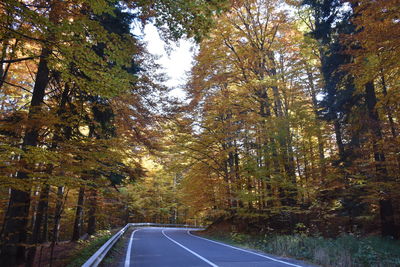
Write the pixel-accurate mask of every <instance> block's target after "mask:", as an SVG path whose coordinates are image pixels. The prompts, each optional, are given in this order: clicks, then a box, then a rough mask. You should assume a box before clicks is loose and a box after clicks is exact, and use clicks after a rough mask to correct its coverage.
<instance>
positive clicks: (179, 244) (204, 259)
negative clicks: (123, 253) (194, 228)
mask: <svg viewBox="0 0 400 267" xmlns="http://www.w3.org/2000/svg"><path fill="white" fill-rule="evenodd" d="M164 231H165V230H162V231H161V233H162V234H163V235H164V236H165V237H166V238H168V239H169V240H170V241H172V242H174V243H175V244H177V245H178V246H180V247H181V248H183V249H185V250H187V251H188V252H190V253H192V254H193V255H195V256H196V257H198V258H199V259H201V260H203V261H204V262H207V263H208V264H210V265H211V266H213V267H218V265H216V264H215V263H212V262H211V261H209V260H207V259H206V258H204V257H202V256H200V255H199V254H197V253H196V252H194V251H192V250H190V249H189V248H187V247H185V246H184V245H182V244H181V243H179V242H177V241H175V240H174V239H172V238H171V237H169V236H168V235H167V234H166V233H164ZM125 267H127V266H125Z"/></svg>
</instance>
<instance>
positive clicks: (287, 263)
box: [186, 230, 304, 267]
mask: <svg viewBox="0 0 400 267" xmlns="http://www.w3.org/2000/svg"><path fill="white" fill-rule="evenodd" d="M186 232H187V233H188V234H189V235H191V236H194V237H197V238H200V239H203V240H206V241H209V242H212V243H215V244H219V245H221V246H225V247H228V248H233V249H236V250H240V251H244V252H247V253H250V254H254V255H257V256H260V257H263V258H266V259H269V260H272V261H276V262H280V263H283V264H286V265H290V266H295V267H304V266H301V265H297V264H294V263H290V262H286V261H281V260H278V259H274V258H271V257H268V256H265V255H263V254H259V253H256V252H253V251H250V250H246V249H242V248H238V247H234V246H231V245H227V244H224V243H221V242H217V241H214V240H210V239H207V238H204V237H200V236H196V235H193V234H191V233H190V230H187V231H186Z"/></svg>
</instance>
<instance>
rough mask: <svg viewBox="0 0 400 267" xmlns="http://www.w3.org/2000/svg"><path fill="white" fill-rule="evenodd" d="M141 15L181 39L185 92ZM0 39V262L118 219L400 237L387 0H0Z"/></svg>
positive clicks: (24, 260)
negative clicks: (176, 86)
mask: <svg viewBox="0 0 400 267" xmlns="http://www.w3.org/2000/svg"><path fill="white" fill-rule="evenodd" d="M147 24H152V25H155V26H156V27H157V29H158V31H159V33H160V35H161V36H162V38H163V40H164V41H165V42H167V43H168V44H171V43H174V42H176V41H178V40H180V39H182V38H184V39H190V40H192V42H193V43H196V51H195V57H194V62H193V67H192V69H191V71H190V73H189V75H188V79H187V81H186V83H185V85H184V86H182V88H181V90H183V91H184V93H185V95H186V97H185V99H182V98H177V97H174V96H173V95H172V94H171V91H172V89H173V88H169V87H168V86H166V85H165V81H166V79H168V77H166V75H164V74H163V73H162V70H161V71H160V69H162V68H161V66H160V65H159V63H158V62H157V57H156V56H155V55H153V54H151V53H149V52H148V51H147V48H146V46H147V44H146V43H145V42H144V41H143V40H142V39H141V38H140V37H139V36H137V35H135V34H134V33H133V28H135V27H136V28H137V27H141V28H143V27H144V26H145V25H147ZM0 49H1V52H0V265H1V266H36V265H35V264H36V262H37V258H38V254H39V251H40V254H41V250H40V249H39V248H43V247H44V246H46V247H48V248H49V249H48V253H49V255H50V256H49V257H50V259H52V255H53V253H54V249H55V248H57V246H59V243H62V242H64V241H71V242H78V241H79V240H81V239H82V238H84V237H85V236H91V235H95V234H96V233H97V232H99V231H101V230H109V229H115V228H118V227H121V226H123V225H125V224H126V223H128V222H154V223H185V224H193V225H199V224H201V225H206V226H207V225H211V226H210V228H213V227H214V228H215V229H222V228H224V229H225V228H227V229H229V230H228V231H229V232H236V233H243V234H250V235H251V234H254V233H262V234H265V235H287V236H291V235H294V234H299V233H301V234H302V235H304V236H320V237H323V238H338V237H340V236H343V235H344V234H347V235H354V236H359V237H367V236H381V237H382V238H386V239H388V240H396V239H399V237H400V230H399V229H400V223H399V222H400V136H399V134H400V124H399V120H400V0H194V1H186V0H120V1H118V0H79V1H78V0H63V1H59V0H1V1H0ZM188 60H190V59H188ZM46 251H47V250H46ZM399 251H400V250H399ZM35 258H36V259H35ZM398 263H400V259H399V262H398ZM51 264H52V263H51V261H50V266H51ZM330 266H335V265H334V264H333V265H330ZM336 266H339V265H336ZM343 266H353V265H343ZM360 266H361V265H360ZM362 266H369V265H362ZM377 266H378V265H377ZM379 266H381V265H379ZM388 266H391V265H388ZM393 266H395V265H393Z"/></svg>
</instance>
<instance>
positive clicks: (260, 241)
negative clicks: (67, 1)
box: [207, 233, 400, 267]
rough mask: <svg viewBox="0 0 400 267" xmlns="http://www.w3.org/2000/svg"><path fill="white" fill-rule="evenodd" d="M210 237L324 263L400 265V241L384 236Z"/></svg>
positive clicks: (352, 266)
mask: <svg viewBox="0 0 400 267" xmlns="http://www.w3.org/2000/svg"><path fill="white" fill-rule="evenodd" d="M207 237H210V238H212V239H218V240H221V241H225V242H228V243H231V244H234V245H239V246H245V247H248V248H253V249H258V250H261V251H264V252H266V253H271V254H275V255H279V256H284V257H293V258H297V259H303V260H307V261H309V262H312V263H315V264H319V265H322V266H335V267H336V266H337V267H359V266H360V267H361V266H362V267H364V266H374V267H375V266H376V267H381V266H385V267H389V266H390V267H392V266H393V267H394V266H400V242H399V241H395V240H391V239H384V238H380V237H356V236H353V235H342V236H340V237H338V238H335V239H329V238H323V237H319V236H306V235H301V234H298V235H266V236H251V235H246V234H240V233H232V234H230V235H219V236H215V235H212V236H210V235H208V236H207Z"/></svg>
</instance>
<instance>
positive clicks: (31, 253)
mask: <svg viewBox="0 0 400 267" xmlns="http://www.w3.org/2000/svg"><path fill="white" fill-rule="evenodd" d="M49 192H50V186H49V185H47V184H44V185H43V186H42V188H41V190H40V197H39V203H38V207H37V212H36V220H35V223H34V225H33V230H32V236H31V242H30V244H31V246H32V247H31V248H30V249H29V250H28V260H27V264H26V266H33V261H34V259H35V254H36V246H37V244H38V242H39V239H40V233H41V231H40V230H41V226H42V221H43V219H44V213H45V209H46V206H47V204H48V198H49Z"/></svg>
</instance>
